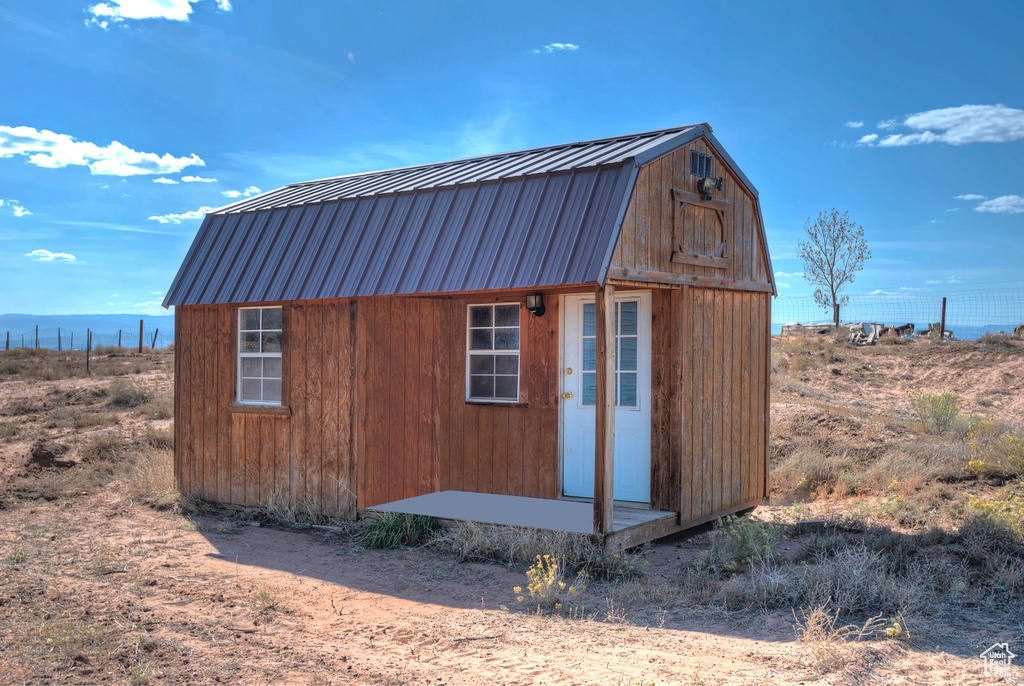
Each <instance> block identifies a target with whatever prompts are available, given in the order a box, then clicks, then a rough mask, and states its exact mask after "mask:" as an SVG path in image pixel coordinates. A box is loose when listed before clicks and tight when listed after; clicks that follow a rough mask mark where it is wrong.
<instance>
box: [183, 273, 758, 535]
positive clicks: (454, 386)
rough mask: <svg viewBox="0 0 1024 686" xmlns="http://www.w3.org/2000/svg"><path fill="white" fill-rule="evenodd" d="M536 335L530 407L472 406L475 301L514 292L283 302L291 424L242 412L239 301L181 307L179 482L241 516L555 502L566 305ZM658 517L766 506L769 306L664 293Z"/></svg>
mask: <svg viewBox="0 0 1024 686" xmlns="http://www.w3.org/2000/svg"><path fill="white" fill-rule="evenodd" d="M545 300H546V305H547V313H546V314H545V315H544V316H543V317H540V318H538V317H533V316H531V315H530V314H529V313H528V312H527V311H526V310H525V307H523V308H522V309H521V310H520V312H521V316H520V322H521V388H520V402H519V403H515V404H481V403H469V402H467V401H466V399H465V397H466V317H467V305H468V304H469V303H470V302H472V303H481V302H521V301H520V300H518V299H516V298H514V297H505V298H489V299H488V298H473V299H471V300H467V299H426V298H369V299H358V300H329V301H305V302H296V303H288V304H285V306H284V313H285V315H284V322H285V325H284V326H285V343H284V345H285V354H284V395H285V402H286V403H287V405H288V407H289V409H290V414H289V415H271V414H257V413H255V412H238V411H234V410H232V409H231V408H230V407H229V406H230V405H231V404H232V402H233V400H234V396H235V385H236V378H235V370H236V365H237V359H236V356H237V343H236V338H237V312H238V309H237V307H235V306H187V307H180V308H178V311H177V319H176V324H175V327H176V349H175V368H176V371H177V376H176V378H175V390H176V395H175V407H176V417H177V421H176V423H175V470H176V474H177V475H178V478H179V480H180V482H181V487H182V490H183V491H184V492H186V493H190V494H194V495H196V496H198V497H201V498H206V499H210V500H218V501H221V502H225V503H233V504H238V505H258V504H261V503H263V504H269V503H271V502H274V503H277V504H283V505H290V506H293V507H303V508H310V509H319V510H323V511H325V512H330V513H338V514H349V515H352V514H354V513H355V511H356V508H357V507H358V508H365V507H371V506H373V505H377V504H381V503H384V502H390V501H393V500H399V499H402V498H408V497H413V496H415V495H421V494H424V493H430V492H434V491H439V490H463V491H475V492H481V493H498V494H508V495H522V496H532V497H540V498H555V497H557V495H558V492H557V490H558V481H559V479H558V453H559V426H558V407H559V405H558V404H559V402H560V399H559V377H560V373H561V370H560V369H559V367H558V364H559V362H558V359H559V358H558V348H559V321H560V312H559V302H558V298H557V297H556V296H555V295H550V296H549V297H547V298H546V299H545ZM652 308H653V309H652V327H653V333H654V335H653V342H652V397H651V406H652V419H651V421H652V433H651V473H652V484H651V500H652V503H651V504H652V507H654V508H657V509H661V510H669V511H679V512H680V517H681V521H682V523H684V524H685V523H687V522H693V521H698V520H702V519H706V518H708V517H712V516H714V515H716V514H719V513H721V512H724V511H728V510H729V509H730V508H735V507H736V506H738V505H744V504H749V503H753V502H756V501H759V500H761V499H762V498H763V497H764V493H765V484H766V459H767V427H768V424H767V422H768V402H767V381H766V379H767V365H768V359H769V358H768V349H767V345H768V336H767V329H766V327H767V322H768V320H769V312H770V296H769V294H767V293H757V292H747V291H729V290H723V289H709V288H698V287H695V286H683V287H681V288H675V289H671V290H669V289H655V290H654V291H653V296H652Z"/></svg>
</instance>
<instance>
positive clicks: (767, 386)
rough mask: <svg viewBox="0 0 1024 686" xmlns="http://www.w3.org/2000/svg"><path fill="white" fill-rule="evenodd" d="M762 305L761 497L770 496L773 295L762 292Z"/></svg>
mask: <svg viewBox="0 0 1024 686" xmlns="http://www.w3.org/2000/svg"><path fill="white" fill-rule="evenodd" d="M760 297H761V301H762V307H763V308H764V309H763V311H762V313H763V314H762V320H761V327H760V330H761V354H760V355H759V356H758V358H759V359H760V360H761V365H762V366H761V374H760V375H759V378H760V380H761V392H760V393H758V395H759V396H761V407H762V412H761V431H760V435H761V455H760V459H759V460H758V461H757V462H758V465H760V470H761V491H760V494H759V495H760V497H762V498H768V496H769V495H770V494H769V492H768V443H769V436H768V428H769V426H770V425H771V411H772V409H771V408H772V403H771V355H772V350H771V336H770V335H769V334H770V331H771V330H770V326H771V324H770V322H771V316H772V315H771V310H772V301H771V297H770V296H769V295H768V294H767V293H763V294H760Z"/></svg>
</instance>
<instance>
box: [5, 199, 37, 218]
mask: <svg viewBox="0 0 1024 686" xmlns="http://www.w3.org/2000/svg"><path fill="white" fill-rule="evenodd" d="M0 207H10V208H11V210H12V211H13V212H14V216H15V217H24V216H26V215H29V214H32V213H31V212H29V211H28V210H26V209H25V207H24V206H23V205H21V204H20V203H18V201H17V200H0Z"/></svg>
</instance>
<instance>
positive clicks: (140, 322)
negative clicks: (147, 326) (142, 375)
mask: <svg viewBox="0 0 1024 686" xmlns="http://www.w3.org/2000/svg"><path fill="white" fill-rule="evenodd" d="M139 352H140V353H141V352H142V320H141V319H140V320H139Z"/></svg>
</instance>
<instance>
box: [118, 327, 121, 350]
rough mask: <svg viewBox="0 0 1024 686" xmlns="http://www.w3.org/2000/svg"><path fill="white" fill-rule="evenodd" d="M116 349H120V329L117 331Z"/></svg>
mask: <svg viewBox="0 0 1024 686" xmlns="http://www.w3.org/2000/svg"><path fill="white" fill-rule="evenodd" d="M117 347H118V348H120V347H121V329H118V330H117Z"/></svg>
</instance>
